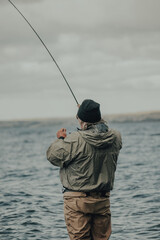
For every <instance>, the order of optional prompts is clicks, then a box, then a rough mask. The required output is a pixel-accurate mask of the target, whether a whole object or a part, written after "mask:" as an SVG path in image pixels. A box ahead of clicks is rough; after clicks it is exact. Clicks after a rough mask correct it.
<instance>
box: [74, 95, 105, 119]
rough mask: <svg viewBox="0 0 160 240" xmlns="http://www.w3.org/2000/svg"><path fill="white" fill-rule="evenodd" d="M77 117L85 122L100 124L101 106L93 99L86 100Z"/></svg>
mask: <svg viewBox="0 0 160 240" xmlns="http://www.w3.org/2000/svg"><path fill="white" fill-rule="evenodd" d="M77 116H78V118H80V119H81V120H82V121H83V122H89V123H95V122H99V121H100V120H101V112H100V104H99V103H96V102H95V101H93V100H91V99H86V100H84V101H83V102H82V104H81V105H80V107H79V110H78V113H77Z"/></svg>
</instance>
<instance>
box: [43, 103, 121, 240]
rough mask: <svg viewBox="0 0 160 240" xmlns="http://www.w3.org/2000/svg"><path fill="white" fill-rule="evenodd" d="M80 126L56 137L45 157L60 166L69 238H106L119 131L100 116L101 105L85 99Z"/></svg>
mask: <svg viewBox="0 0 160 240" xmlns="http://www.w3.org/2000/svg"><path fill="white" fill-rule="evenodd" d="M77 119H78V121H79V124H80V127H81V129H79V130H78V131H77V132H73V133H71V134H69V135H68V136H67V134H66V129H65V128H62V129H61V130H59V131H58V132H57V138H58V139H57V140H56V141H55V142H53V143H52V144H51V146H50V147H49V149H48V151H47V159H48V160H49V161H50V162H51V163H52V164H53V165H55V166H59V167H60V178H61V183H62V185H63V187H64V215H65V221H66V225H67V230H68V234H69V237H70V239H71V240H81V239H86V240H100V239H101V240H107V239H109V237H110V235H111V213H110V191H111V190H112V189H113V183H114V175H115V170H116V165H117V158H118V154H119V151H120V149H121V146H122V142H121V136H120V133H119V132H118V131H115V130H112V129H108V126H107V125H106V123H105V122H104V121H103V120H102V119H101V112H100V105H99V104H98V103H96V102H95V101H93V100H90V99H86V100H84V101H83V102H82V104H81V105H80V106H79V109H78V113H77Z"/></svg>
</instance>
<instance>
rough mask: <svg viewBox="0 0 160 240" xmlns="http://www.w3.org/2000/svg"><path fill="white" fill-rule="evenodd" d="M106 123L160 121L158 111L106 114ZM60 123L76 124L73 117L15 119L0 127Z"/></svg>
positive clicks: (159, 112)
mask: <svg viewBox="0 0 160 240" xmlns="http://www.w3.org/2000/svg"><path fill="white" fill-rule="evenodd" d="M102 117H103V119H104V120H106V121H107V122H113V123H114V122H115V123H116V122H117V123H124V122H147V121H160V111H150V112H137V113H123V114H107V115H104V116H102ZM31 122H32V123H35V124H38V123H46V124H47V123H60V122H62V123H63V122H67V123H69V122H76V119H75V118H74V117H73V118H72V117H68V118H63V117H62V118H34V119H15V120H0V126H10V125H18V123H19V124H20V123H24V125H25V124H26V125H27V124H29V123H31Z"/></svg>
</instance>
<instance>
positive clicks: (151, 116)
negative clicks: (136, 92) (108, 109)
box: [104, 111, 160, 122]
mask: <svg viewBox="0 0 160 240" xmlns="http://www.w3.org/2000/svg"><path fill="white" fill-rule="evenodd" d="M104 119H106V120H107V121H109V122H144V121H145V122H147V121H160V111H150V112H137V113H124V114H108V115H105V116H104Z"/></svg>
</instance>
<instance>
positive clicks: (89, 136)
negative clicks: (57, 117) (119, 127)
mask: <svg viewBox="0 0 160 240" xmlns="http://www.w3.org/2000/svg"><path fill="white" fill-rule="evenodd" d="M79 133H80V135H81V136H82V138H83V139H84V140H85V141H86V142H87V143H89V144H90V145H92V146H94V147H96V148H106V147H107V146H110V145H112V144H113V142H114V141H115V138H116V135H115V134H114V131H112V130H108V126H107V125H106V124H105V123H98V124H96V125H91V126H90V127H89V129H87V130H84V131H83V130H82V131H79Z"/></svg>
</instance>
